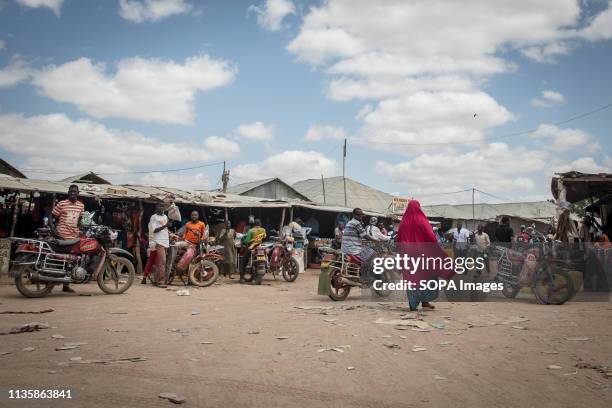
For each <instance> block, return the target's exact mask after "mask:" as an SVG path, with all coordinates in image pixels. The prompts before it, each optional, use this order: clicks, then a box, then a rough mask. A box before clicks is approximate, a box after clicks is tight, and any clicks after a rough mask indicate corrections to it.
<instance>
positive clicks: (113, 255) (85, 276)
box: [10, 225, 135, 298]
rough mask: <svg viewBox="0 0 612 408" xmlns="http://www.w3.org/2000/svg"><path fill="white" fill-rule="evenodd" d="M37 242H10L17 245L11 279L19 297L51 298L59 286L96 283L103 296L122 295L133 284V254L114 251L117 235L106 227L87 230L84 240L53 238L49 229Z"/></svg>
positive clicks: (115, 249)
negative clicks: (112, 244) (113, 245)
mask: <svg viewBox="0 0 612 408" xmlns="http://www.w3.org/2000/svg"><path fill="white" fill-rule="evenodd" d="M36 235H37V239H30V238H11V240H12V241H14V242H15V243H16V244H17V248H16V250H15V259H14V260H13V261H12V262H11V270H10V275H11V276H12V277H13V278H14V279H15V286H16V287H17V290H18V291H19V293H21V294H22V295H23V296H25V297H28V298H40V297H43V296H46V295H48V294H49V293H51V291H52V290H53V287H54V286H55V285H56V284H59V283H62V284H64V283H70V284H80V283H87V282H89V281H91V280H96V281H97V283H98V286H99V287H100V289H102V291H103V292H104V293H107V294H120V293H123V292H125V291H126V290H128V289H129V287H130V286H131V285H132V283H133V282H134V275H135V271H134V265H133V264H132V261H131V259H132V254H130V253H129V252H127V251H125V250H123V249H121V248H111V247H110V244H111V243H112V241H113V240H114V239H116V237H117V233H116V232H114V231H112V230H111V229H109V228H108V227H105V226H100V225H94V226H91V227H88V229H87V230H86V232H85V236H83V237H78V238H73V239H66V240H61V239H56V238H53V237H51V234H50V231H49V229H47V228H41V229H39V230H38V231H37V232H36Z"/></svg>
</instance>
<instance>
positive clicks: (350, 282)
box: [340, 278, 361, 287]
mask: <svg viewBox="0 0 612 408" xmlns="http://www.w3.org/2000/svg"><path fill="white" fill-rule="evenodd" d="M340 282H342V283H343V284H345V285H349V286H359V287H361V283H359V282H355V281H353V280H350V279H347V278H341V279H340Z"/></svg>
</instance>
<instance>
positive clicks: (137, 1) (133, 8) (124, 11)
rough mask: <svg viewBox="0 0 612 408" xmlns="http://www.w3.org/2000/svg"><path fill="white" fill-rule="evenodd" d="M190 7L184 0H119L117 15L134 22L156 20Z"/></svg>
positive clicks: (179, 12)
mask: <svg viewBox="0 0 612 408" xmlns="http://www.w3.org/2000/svg"><path fill="white" fill-rule="evenodd" d="M192 9H193V6H192V5H191V4H190V3H188V2H187V1H185V0H119V15H120V16H121V17H123V18H124V19H126V20H128V21H132V22H134V23H145V22H156V21H159V20H162V19H164V18H166V17H170V16H173V15H176V14H184V13H188V12H190V11H191V10H192Z"/></svg>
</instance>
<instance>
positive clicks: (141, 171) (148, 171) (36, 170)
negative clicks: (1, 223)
mask: <svg viewBox="0 0 612 408" xmlns="http://www.w3.org/2000/svg"><path fill="white" fill-rule="evenodd" d="M221 164H223V162H222V161H221V162H214V163H206V164H201V165H198V166H192V167H183V168H180V169H167V170H137V171H124V172H115V173H96V172H94V174H96V175H98V176H118V175H125V174H149V173H173V172H179V171H188V170H195V169H201V168H204V167H211V166H218V165H221ZM21 170H23V171H27V172H31V173H39V174H75V173H77V174H78V173H85V172H87V171H61V170H51V169H28V168H22V169H21Z"/></svg>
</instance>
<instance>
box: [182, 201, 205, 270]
mask: <svg viewBox="0 0 612 408" xmlns="http://www.w3.org/2000/svg"><path fill="white" fill-rule="evenodd" d="M183 228H185V232H184V233H183V239H184V240H185V241H187V242H189V243H190V244H191V245H189V247H188V248H187V249H186V250H185V253H184V254H183V256H182V257H181V259H180V261H179V263H178V265H177V268H178V269H179V270H185V269H187V267H188V266H189V263H190V262H191V260H192V259H193V257H194V256H195V253H196V245H199V244H200V241H201V240H204V239H206V225H205V224H204V222H202V221H200V214H199V213H198V212H197V211H195V210H194V211H192V212H191V220H189V221H188V222H187V223H186V224H185V225H184V226H183Z"/></svg>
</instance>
